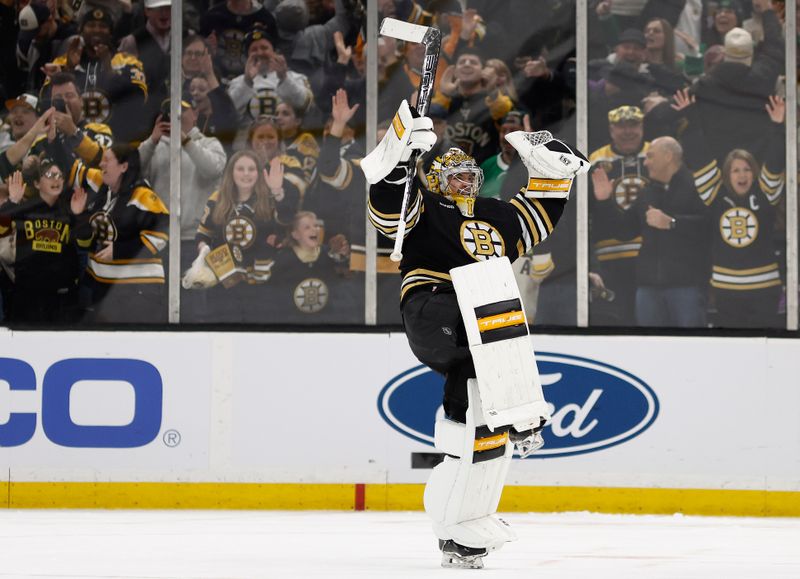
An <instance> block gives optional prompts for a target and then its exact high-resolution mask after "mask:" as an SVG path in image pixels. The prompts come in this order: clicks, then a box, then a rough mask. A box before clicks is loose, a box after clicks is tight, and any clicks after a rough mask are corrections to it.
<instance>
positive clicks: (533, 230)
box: [367, 168, 566, 300]
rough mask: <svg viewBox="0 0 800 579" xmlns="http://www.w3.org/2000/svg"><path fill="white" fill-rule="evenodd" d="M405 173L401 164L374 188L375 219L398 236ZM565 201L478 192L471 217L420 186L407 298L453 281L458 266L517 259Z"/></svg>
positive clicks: (413, 212) (409, 226) (408, 238)
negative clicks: (417, 290) (427, 287)
mask: <svg viewBox="0 0 800 579" xmlns="http://www.w3.org/2000/svg"><path fill="white" fill-rule="evenodd" d="M405 172H406V169H405V168H397V169H395V170H394V171H393V172H392V173H390V174H389V176H388V177H386V180H384V181H381V182H380V183H377V184H375V185H372V186H371V187H370V190H369V203H368V206H367V212H368V215H369V219H370V221H371V222H372V224H373V225H374V226H375V227H376V228H377V229H378V231H380V232H381V233H383V234H384V235H386V236H387V237H389V238H392V239H394V238H395V237H396V236H397V222H398V219H399V218H400V204H401V202H402V198H403V189H404V183H405ZM565 204H566V199H533V198H528V197H526V196H525V195H524V190H520V192H519V193H517V194H516V196H514V197H513V198H512V199H511V201H509V202H505V201H500V200H498V199H490V198H485V197H478V198H477V199H475V205H474V209H473V217H465V216H463V215H462V213H461V211H460V210H459V209H458V207H456V205H455V204H454V203H453V202H452V201H451V200H450V199H448V198H446V197H444V196H442V195H439V194H435V193H431V192H430V191H428V190H425V189H421V188H418V189H417V191H416V193H415V194H414V195H412V198H411V200H410V202H409V207H408V210H407V213H406V235H405V238H404V239H405V241H404V244H403V260H402V262H401V263H400V271H401V273H402V274H403V284H402V289H401V300H402V299H404V298H405V296H406V295H407V294H408V292H409V291H411V290H413V289H414V288H416V287H419V286H422V285H430V284H436V285H442V284H445V285H449V284H451V280H450V274H449V271H450V270H451V269H452V268H454V267H458V266H461V265H467V264H469V263H473V262H475V261H481V260H485V259H493V258H496V257H502V256H508V258H509V259H510V260H511V261H512V262H513V261H514V260H515V259H517V258H518V257H519V256H520V255H523V254H524V253H526V252H527V251H528V250H530V249H531V248H533V246H534V245H536V244H538V243H540V242H542V241H544V240H545V239H546V238H547V236H549V235H550V234H551V233H552V231H553V228H554V227H555V225H556V223H557V222H558V220H559V218H560V217H561V214H562V213H563V211H564V206H565Z"/></svg>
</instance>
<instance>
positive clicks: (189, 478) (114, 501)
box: [0, 332, 800, 516]
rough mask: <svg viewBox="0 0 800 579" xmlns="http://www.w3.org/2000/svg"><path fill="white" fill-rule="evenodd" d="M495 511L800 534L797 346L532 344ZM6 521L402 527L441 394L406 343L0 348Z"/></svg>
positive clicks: (330, 339) (0, 462)
mask: <svg viewBox="0 0 800 579" xmlns="http://www.w3.org/2000/svg"><path fill="white" fill-rule="evenodd" d="M532 345H533V346H535V349H536V353H537V363H538V365H539V371H540V374H541V376H542V383H543V385H544V393H545V397H546V398H547V399H548V401H550V402H551V403H552V404H553V414H554V420H553V424H552V425H551V426H550V427H548V428H547V429H546V431H545V440H546V446H545V448H544V450H543V451H542V452H541V453H539V454H537V455H535V458H532V459H527V460H515V461H514V463H513V464H512V466H511V470H510V474H509V486H508V487H507V488H506V491H505V492H504V495H503V501H502V503H501V510H505V511H565V510H573V511H574V510H591V511H600V512H648V513H670V512H685V513H699V514H740V515H788V516H800V420H798V419H797V416H798V408H800V388H798V376H800V341H797V340H783V339H767V338H703V337H697V338H688V337H681V338H676V337H642V336H634V337H613V336H589V337H577V336H533V337H532ZM0 353H2V356H3V357H2V358H0V477H2V480H0V505H2V506H8V507H14V508H20V507H76V508H91V507H107V508H136V507H142V508H242V509H246V508H276V509H277V508H280V509H375V510H395V509H402V510H413V509H420V508H421V506H422V500H421V497H422V485H423V483H424V482H425V480H426V479H427V476H428V474H429V472H430V465H431V464H432V462H431V461H433V460H435V458H436V455H435V452H436V451H435V449H434V448H433V446H432V442H431V441H432V434H433V432H432V427H433V420H434V418H435V417H436V415H437V412H441V410H440V408H439V402H440V396H441V383H442V381H441V378H440V377H439V376H437V375H435V374H433V373H431V372H430V371H428V370H427V369H426V368H424V367H421V366H420V365H419V363H418V362H417V361H416V359H415V358H414V357H413V355H412V354H411V352H410V350H409V349H408V345H407V342H406V339H405V336H404V335H402V334H356V333H353V334H345V333H330V334H321V333H298V334H279V333H249V334H244V333H214V334H210V333H177V332H173V333H141V332H137V333H125V332H115V333H44V332H42V333H39V332H23V333H12V332H5V333H3V334H1V335H0Z"/></svg>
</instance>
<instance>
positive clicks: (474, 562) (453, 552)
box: [439, 539, 487, 569]
mask: <svg viewBox="0 0 800 579" xmlns="http://www.w3.org/2000/svg"><path fill="white" fill-rule="evenodd" d="M439 549H441V550H442V567H452V568H455V569H483V558H484V557H485V556H486V554H487V550H486V549H475V548H472V547H465V546H464V545H459V544H458V543H456V542H455V541H453V540H448V541H442V540H441V539H440V540H439Z"/></svg>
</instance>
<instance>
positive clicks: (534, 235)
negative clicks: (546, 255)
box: [510, 192, 553, 250]
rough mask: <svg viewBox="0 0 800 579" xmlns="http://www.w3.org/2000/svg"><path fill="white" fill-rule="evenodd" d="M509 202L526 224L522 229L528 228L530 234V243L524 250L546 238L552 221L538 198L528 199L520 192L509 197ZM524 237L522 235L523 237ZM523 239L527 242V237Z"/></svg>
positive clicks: (551, 227) (551, 226) (550, 230)
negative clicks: (511, 197)
mask: <svg viewBox="0 0 800 579" xmlns="http://www.w3.org/2000/svg"><path fill="white" fill-rule="evenodd" d="M510 203H511V204H512V205H513V206H514V208H515V209H516V210H517V212H518V213H519V214H520V215H522V217H523V218H524V221H523V224H524V225H526V227H523V231H524V230H525V229H528V230H529V232H530V234H531V235H530V237H531V240H530V241H531V242H532V245H531V246H530V247H528V248H526V250H527V249H531V247H533V246H534V245H537V244H539V243H541V242H542V241H544V240H545V239H547V236H548V235H550V233H552V231H553V222H552V220H551V219H550V216H549V215H548V214H547V210H546V209H545V208H544V207H543V206H542V204H541V203H539V201H538V199H529V198H527V197H525V195H524V194H523V193H521V192H520V193H517V194H516V195H515V196H514V198H513V199H511V201H510ZM524 237H525V236H524V235H523V238H524ZM525 241H526V243H527V242H528V240H527V239H526V240H525Z"/></svg>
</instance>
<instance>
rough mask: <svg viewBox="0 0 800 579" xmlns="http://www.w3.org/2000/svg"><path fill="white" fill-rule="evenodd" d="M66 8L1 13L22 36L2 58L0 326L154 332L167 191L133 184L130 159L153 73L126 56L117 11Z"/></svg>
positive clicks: (132, 45)
mask: <svg viewBox="0 0 800 579" xmlns="http://www.w3.org/2000/svg"><path fill="white" fill-rule="evenodd" d="M78 5H79V6H80V8H78V9H77V13H75V14H73V13H72V12H71V10H72V9H71V8H67V7H66V6H67V5H63V4H59V5H58V6H56V3H50V2H33V3H31V4H30V5H28V6H25V7H24V8H22V9H21V10H20V12H19V14H15V13H14V10H13V7H10V8H9V10H10V11H11V17H10V18H9V19H8V20H9V26H17V25H19V27H20V32H19V34H18V35H16V34H15V35H14V36H13V37H12V36H9V37H8V40H10V41H11V44H9V43H4V44H3V46H4V48H3V54H2V56H0V59H2V65H0V86H1V87H2V90H3V94H5V95H6V97H5V98H4V99H3V103H4V110H5V120H6V123H5V124H4V125H3V128H2V134H0V141H2V145H1V147H2V149H3V155H2V161H0V165H1V167H0V177H2V180H3V181H6V187H4V191H3V193H0V204H2V207H0V214H2V216H0V247H2V251H0V253H2V257H0V262H2V268H0V269H2V273H0V288H2V302H3V309H2V316H3V317H4V322H5V323H8V324H10V325H12V326H15V325H29V324H37V325H38V324H42V325H47V326H56V327H70V328H72V327H76V326H77V327H80V326H89V325H94V324H110V325H114V326H116V325H118V324H128V323H137V324H142V323H145V324H150V323H165V322H166V320H167V315H166V311H167V310H166V287H167V286H166V283H165V282H166V268H165V265H166V261H165V259H166V257H165V256H166V249H167V246H168V235H167V233H168V223H169V218H168V210H167V208H166V206H165V203H164V195H162V193H168V190H166V191H159V190H158V189H156V188H153V187H151V186H150V185H149V184H148V183H146V182H145V181H144V178H145V176H146V175H145V170H144V167H143V166H142V163H141V160H140V154H139V151H138V144H139V142H141V141H142V140H143V139H145V138H146V137H147V135H148V134H149V132H150V126H151V124H152V123H151V119H152V118H153V117H152V112H153V111H152V108H151V103H153V102H157V101H158V98H159V96H157V95H163V94H165V93H164V92H163V90H162V89H163V86H164V85H165V81H166V77H165V76H164V74H163V73H164V69H163V66H162V63H161V62H155V63H154V61H153V60H151V59H148V58H146V57H145V55H144V54H143V53H139V52H137V48H136V47H137V40H136V38H135V37H133V36H131V33H132V32H133V31H134V29H135V27H136V21H135V19H134V18H133V17H132V15H130V14H123V11H122V7H121V5H116V6H114V7H110V6H107V5H106V4H103V5H102V6H101V5H98V4H96V3H90V2H87V3H84V4H82V5H80V4H78ZM78 5H76V6H78ZM51 11H52V12H51ZM5 20H6V17H5V16H4V21H5ZM14 37H16V38H17V44H16V46H15V45H14V40H13V38H14ZM154 64H155V68H156V69H158V70H159V71H160V73H161V74H160V75H159V73H156V72H153V69H152V66H153V65H154ZM6 99H8V100H6ZM165 163H166V165H167V166H168V159H167V160H166V161H165ZM9 179H10V180H9Z"/></svg>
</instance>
